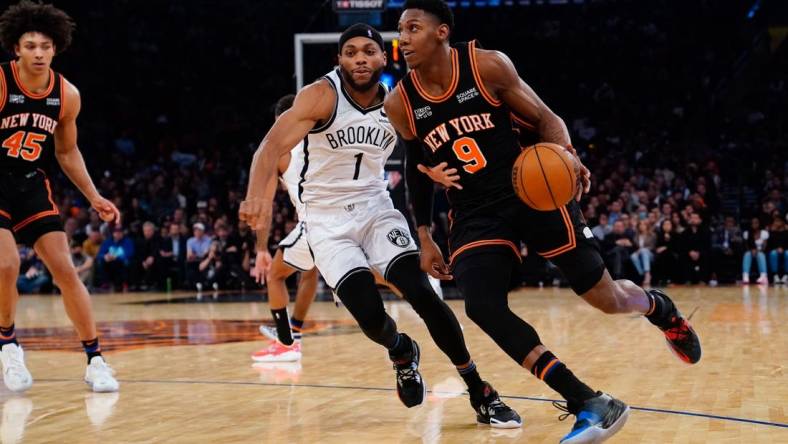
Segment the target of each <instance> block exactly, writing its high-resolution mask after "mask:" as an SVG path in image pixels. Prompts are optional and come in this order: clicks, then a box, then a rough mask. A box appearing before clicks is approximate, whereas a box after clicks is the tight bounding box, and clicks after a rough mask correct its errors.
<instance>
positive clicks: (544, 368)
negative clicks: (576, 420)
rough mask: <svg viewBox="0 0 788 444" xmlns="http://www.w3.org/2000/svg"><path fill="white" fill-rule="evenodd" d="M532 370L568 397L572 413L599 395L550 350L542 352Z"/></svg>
mask: <svg viewBox="0 0 788 444" xmlns="http://www.w3.org/2000/svg"><path fill="white" fill-rule="evenodd" d="M531 372H532V373H533V374H534V376H536V377H537V378H539V379H541V380H542V381H544V382H545V383H546V384H547V385H548V386H550V388H551V389H553V390H555V391H557V392H558V393H559V394H561V396H562V397H563V398H564V399H566V403H567V407H568V408H569V412H571V413H577V412H578V411H580V408H581V407H582V405H583V403H584V402H585V401H586V400H588V399H591V398H593V397H595V396H597V393H596V392H595V391H593V390H591V388H590V387H588V386H587V385H585V384H583V383H582V382H581V381H580V380H579V379H577V377H576V376H575V375H574V373H572V371H571V370H569V369H568V368H567V367H566V365H564V363H563V362H561V361H559V360H558V358H556V357H555V355H554V354H552V353H551V352H549V351H546V352H544V353H542V356H540V357H539V359H537V360H536V364H534V367H533V368H532V369H531Z"/></svg>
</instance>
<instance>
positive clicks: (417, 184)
mask: <svg viewBox="0 0 788 444" xmlns="http://www.w3.org/2000/svg"><path fill="white" fill-rule="evenodd" d="M383 108H384V109H385V111H386V115H388V117H389V122H391V125H392V126H393V127H394V129H395V130H396V131H397V134H398V135H399V138H400V141H401V142H402V143H403V144H404V145H405V185H406V187H407V190H408V192H407V197H408V203H410V205H411V206H412V208H413V216H414V218H415V219H416V231H417V233H418V235H419V242H420V244H421V269H422V270H423V271H425V272H426V273H429V274H430V275H432V276H433V277H435V278H437V279H443V280H446V279H451V275H450V274H449V267H448V266H447V265H446V263H445V261H444V260H443V255H442V254H441V252H440V249H439V248H438V246H437V245H435V241H433V240H432V232H431V231H430V230H431V229H432V205H433V197H434V196H433V185H432V180H430V178H429V177H427V176H426V175H425V174H422V173H420V172H419V168H418V167H422V168H426V167H425V165H426V164H427V162H426V160H425V158H424V151H423V150H422V147H421V141H420V140H419V139H418V138H417V137H416V135H415V134H414V133H413V129H412V128H411V126H410V123H409V122H408V115H407V114H406V113H407V111H406V109H405V106H404V104H403V102H402V98H401V96H400V90H399V86H397V88H395V89H394V91H392V92H391V93H390V94H389V95H388V96H387V97H386V101H385V103H384V105H383Z"/></svg>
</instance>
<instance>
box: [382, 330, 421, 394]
mask: <svg viewBox="0 0 788 444" xmlns="http://www.w3.org/2000/svg"><path fill="white" fill-rule="evenodd" d="M402 336H403V337H404V338H407V340H409V341H410V343H411V346H412V348H411V351H410V352H409V353H407V354H406V355H405V356H398V357H394V356H391V355H389V357H390V358H391V360H392V361H393V362H394V371H395V372H396V373H397V396H399V400H400V401H402V403H403V404H405V407H408V408H410V407H415V406H417V405H419V404H421V403H422V402H424V398H426V397H427V385H426V384H425V383H424V379H422V377H421V373H419V357H420V354H419V345H418V344H416V341H414V340H412V339H410V338H409V337H408V336H406V335H404V334H403V335H402Z"/></svg>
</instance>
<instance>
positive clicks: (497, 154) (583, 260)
mask: <svg viewBox="0 0 788 444" xmlns="http://www.w3.org/2000/svg"><path fill="white" fill-rule="evenodd" d="M398 28H399V32H400V40H399V42H400V48H401V50H402V54H403V56H404V58H405V61H406V63H407V64H408V66H409V68H410V69H411V71H410V72H409V74H408V75H406V77H404V78H403V79H402V81H401V82H400V83H399V84H398V85H397V87H396V90H395V91H394V92H392V93H391V94H390V95H389V96H388V98H387V99H386V103H385V110H386V113H387V114H388V115H389V118H390V119H391V122H392V124H393V125H394V127H395V129H396V130H397V131H398V133H399V134H400V136H401V137H402V138H403V139H404V140H405V143H406V145H407V149H406V162H407V165H406V181H407V184H408V188H409V194H410V200H411V202H412V204H413V207H414V215H415V218H416V219H417V226H418V233H419V237H420V239H421V246H422V252H421V266H422V269H423V270H425V271H427V272H429V273H431V274H433V276H441V277H447V276H449V273H450V271H449V267H448V266H447V265H446V263H445V262H444V260H443V257H442V256H441V253H440V250H439V249H438V248H437V246H436V245H435V243H434V242H433V240H432V237H431V234H430V231H429V228H430V222H431V219H432V216H431V212H432V196H433V194H432V182H431V181H430V178H429V177H428V176H427V175H424V174H421V173H419V170H422V172H427V173H429V174H430V177H434V178H435V180H436V181H439V182H441V183H444V184H445V185H448V186H449V187H450V188H449V192H448V193H449V194H448V196H449V200H450V204H451V213H450V218H451V220H452V223H451V230H450V235H449V244H450V245H449V246H450V251H451V257H450V259H449V263H450V265H451V267H452V268H451V273H452V275H453V277H454V279H455V280H456V282H457V286H458V288H459V290H460V293H461V294H462V295H463V297H464V298H465V308H466V312H467V314H468V316H469V317H470V318H471V319H472V320H473V321H474V322H476V324H478V325H479V327H481V328H482V330H484V331H485V332H486V333H487V334H488V335H489V336H490V337H491V338H492V339H493V340H494V341H495V342H496V343H497V344H498V345H499V346H500V347H501V348H502V349H503V350H504V351H505V352H506V353H507V354H508V355H509V356H510V357H511V358H512V359H514V360H515V362H516V363H517V364H518V365H521V366H523V367H525V368H526V369H527V370H529V371H531V372H532V373H533V374H534V375H535V376H537V377H538V378H539V379H541V380H542V381H544V382H545V383H547V384H548V385H549V386H550V387H551V388H552V389H554V390H556V391H557V392H558V393H560V394H561V396H563V397H564V399H566V401H567V402H566V407H564V408H565V409H566V410H567V411H568V412H569V413H571V414H573V415H575V416H576V422H575V424H574V426H573V428H572V430H571V431H570V432H569V433H568V434H567V435H566V436H564V437H563V438H562V440H561V442H562V443H587V442H601V441H603V440H605V439H607V438H609V437H610V436H612V435H613V434H614V433H616V432H617V431H618V430H619V429H620V428H621V427H623V425H624V423H625V422H626V420H627V417H628V412H629V407H628V406H627V405H626V404H624V403H623V402H621V401H619V400H617V399H615V398H613V397H611V396H610V395H607V394H604V393H601V392H597V391H595V390H592V389H591V388H589V387H588V386H587V385H586V384H584V383H583V382H581V381H580V380H579V379H578V378H577V377H576V376H575V375H574V374H573V373H572V372H571V371H570V370H569V369H568V367H567V366H566V365H565V364H564V363H562V362H561V361H560V360H558V358H556V357H555V355H554V354H553V353H551V352H550V351H549V350H548V349H547V348H546V347H545V346H544V345H543V344H542V343H541V341H540V339H539V335H538V334H537V332H536V331H535V330H534V328H533V327H532V326H531V325H529V324H528V323H526V322H525V321H523V320H522V319H521V318H520V317H518V316H517V315H516V314H514V313H513V312H512V311H511V310H510V309H509V307H508V301H507V294H508V290H509V285H510V281H511V276H512V273H513V271H514V269H515V265H516V264H517V262H518V261H519V260H520V257H519V248H518V246H519V244H520V242H521V241H522V242H525V243H526V244H528V246H529V248H530V249H532V250H535V251H537V252H539V254H540V255H541V256H543V257H545V258H548V259H550V260H551V261H552V262H553V263H555V265H556V266H558V267H559V268H560V269H561V271H562V272H563V274H564V275H565V276H566V278H567V279H568V281H569V283H570V285H571V286H572V289H573V290H574V291H575V292H576V293H577V294H578V295H580V296H581V297H582V298H583V299H584V300H585V301H586V302H588V303H589V304H591V305H593V306H594V307H596V308H598V309H600V310H602V311H603V312H605V313H633V312H635V313H642V314H644V315H645V316H646V318H647V319H648V320H649V321H651V322H652V323H653V324H654V325H656V326H657V327H659V328H660V329H661V330H662V331H663V332H664V335H665V338H666V340H667V342H668V344H669V345H670V346H671V348H672V350H673V351H674V352H675V353H676V354H677V355H678V356H679V357H680V358H681V359H682V360H683V361H685V362H687V363H695V362H697V361H698V360H699V359H700V355H701V349H700V342H699V339H698V336H697V335H696V334H695V332H694V331H693V329H692V328H691V327H690V325H689V323H688V322H687V321H686V320H685V319H684V318H683V317H682V316H681V314H680V313H679V311H678V310H677V308H676V307H675V305H674V304H673V302H672V301H671V300H670V298H668V296H667V295H665V294H664V293H662V292H660V291H658V290H650V291H648V292H646V291H645V290H643V289H642V288H640V287H638V286H636V285H635V284H634V283H632V282H630V281H626V280H618V281H614V280H613V279H612V278H611V277H610V275H609V273H608V272H607V270H606V269H605V266H604V263H603V261H602V258H601V256H600V253H599V250H598V246H597V244H596V242H595V241H594V240H593V235H592V234H591V231H590V229H589V228H588V227H586V226H585V224H584V221H583V218H582V215H581V213H580V208H579V205H578V204H577V202H576V201H572V202H570V203H569V204H567V205H566V206H564V207H562V208H560V209H559V210H556V211H548V212H540V211H536V210H533V209H531V208H529V207H528V206H526V205H525V204H524V203H523V202H522V201H520V200H519V199H518V198H517V196H516V195H515V192H514V190H513V188H512V183H511V174H512V166H513V164H514V160H515V159H516V158H517V156H518V155H519V154H520V146H519V144H518V141H517V137H516V135H515V133H514V131H512V123H511V118H512V117H511V114H512V113H515V114H516V115H517V116H518V118H520V119H521V120H522V121H524V122H523V123H524V125H525V126H526V127H530V128H533V129H535V130H536V131H537V132H538V134H539V136H540V138H541V140H543V141H545V142H553V143H556V144H559V145H562V146H564V147H567V148H568V149H569V150H570V151H571V152H572V153H574V150H573V149H572V148H571V143H570V139H569V134H568V132H567V129H566V126H565V125H564V122H563V121H562V120H561V119H560V118H559V117H558V116H557V115H555V114H554V113H553V112H552V111H551V110H550V109H549V108H548V107H547V106H546V105H545V104H544V103H543V102H542V101H541V100H540V99H539V97H538V96H537V95H536V94H535V93H534V91H533V90H532V89H531V88H530V87H528V86H527V85H526V84H525V82H523V80H522V79H520V77H519V75H518V73H517V70H516V69H515V67H514V65H513V64H512V62H511V60H509V58H508V57H507V56H506V55H504V54H502V53H500V52H497V51H485V50H481V49H478V48H476V46H475V42H470V43H464V44H458V45H456V46H455V47H452V46H450V45H449V37H450V34H451V31H452V28H453V16H452V13H451V10H450V9H449V7H448V6H447V5H446V3H445V2H443V1H440V0H408V1H406V2H405V6H404V11H403V13H402V15H401V17H400V20H399V24H398ZM578 162H579V159H578ZM418 165H422V166H421V167H419V166H418ZM428 166H438V167H439V168H438V170H436V171H429V169H428ZM449 173H453V174H451V176H452V178H451V179H449V175H450V174H449ZM580 178H581V180H582V182H583V187H581V189H580V190H579V192H578V196H577V198H578V199H579V197H580V193H581V192H582V191H583V190H584V189H585V191H587V187H588V184H589V172H588V170H587V169H586V168H585V167H581V168H580Z"/></svg>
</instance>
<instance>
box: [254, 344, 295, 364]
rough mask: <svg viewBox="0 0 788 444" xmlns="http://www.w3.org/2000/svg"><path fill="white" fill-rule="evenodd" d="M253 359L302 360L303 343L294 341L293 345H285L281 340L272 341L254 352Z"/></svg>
mask: <svg viewBox="0 0 788 444" xmlns="http://www.w3.org/2000/svg"><path fill="white" fill-rule="evenodd" d="M252 359H253V360H255V361H257V362H294V361H300V360H301V343H300V342H293V344H292V345H284V344H282V343H281V342H279V341H271V343H270V344H269V345H268V346H267V347H265V348H262V349H260V350H258V351H256V352H254V353H252Z"/></svg>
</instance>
